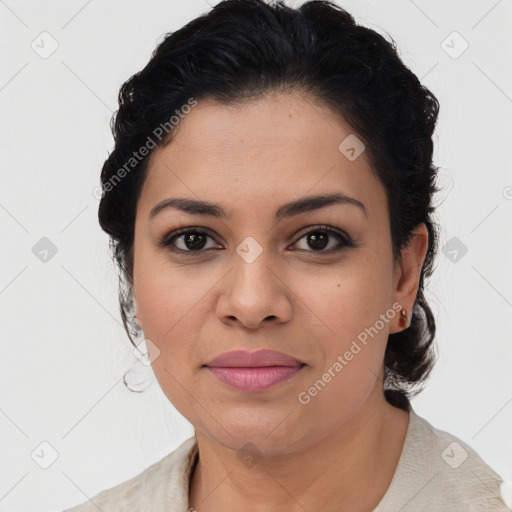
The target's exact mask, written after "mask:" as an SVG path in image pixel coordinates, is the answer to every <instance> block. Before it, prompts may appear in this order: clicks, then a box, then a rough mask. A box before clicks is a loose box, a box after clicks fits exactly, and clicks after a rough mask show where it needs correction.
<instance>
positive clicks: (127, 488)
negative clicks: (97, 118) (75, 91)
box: [71, 0, 507, 512]
mask: <svg viewBox="0 0 512 512" xmlns="http://www.w3.org/2000/svg"><path fill="white" fill-rule="evenodd" d="M119 100H120V108H119V111H118V113H117V116H116V120H115V128H114V136H115V142H116V144H115V148H114V150H113V152H112V153H111V155H110V156H109V158H108V160H107V161H106V162H105V164H104V167H103V170H102V175H101V178H102V188H103V197H102V199H101V203H100V210H99V219H100V224H101V226H102V228H103V229H104V230H105V231H106V232H107V233H108V234H109V235H110V236H111V240H112V244H113V249H114V254H115V257H116V260H117V262H118V264H119V266H120V269H121V271H122V273H121V277H122V279H123V280H122V283H121V288H120V298H121V306H122V315H123V321H124V323H125V327H126V331H127V333H128V336H129V337H130V340H131V341H132V343H133V344H134V345H137V344H138V343H140V341H139V342H137V341H136V340H135V337H134V336H137V337H139V338H141V339H142V338H145V339H146V346H147V349H148V356H149V359H150V361H151V362H152V367H153V370H154V373H155V375H156V377H157V379H158V382H159V384H160V386H161V388H162V390H163V391H164V393H165V394H166V396H167V397H168V399H169V400H170V401H171V402H172V404H173V405H174V406H175V407H176V408H177V410H178V411H180V413H181V414H183V416H184V417H185V418H187V420H189V421H190V422H191V423H192V425H193V426H194V428H195V435H194V437H192V438H190V439H188V440H187V441H185V442H184V443H183V444H182V445H181V446H180V447H179V448H178V449H177V450H176V451H174V452H173V453H171V454H169V455H167V456H166V457H165V458H163V459H162V460H160V461H159V462H157V463H155V464H154V465H152V466H151V467H149V468H148V469H146V470H145V471H144V472H142V473H141V474H140V475H138V476H136V477H135V478H133V479H131V480H129V481H127V482H124V483H122V484H119V485H118V486H116V487H114V488H112V489H108V490H106V491H104V492H102V493H100V494H99V495H98V496H96V497H94V498H93V499H92V500H90V501H88V502H86V503H84V504H83V505H81V506H78V507H76V508H73V509H71V510H73V511H75V512H86V511H89V510H91V511H92V510H98V509H100V510H102V511H103V512H107V511H114V510H115V511H120V510H148V511H160V510H161V511H164V510H166V511H186V510H197V511H199V512H210V511H219V510H223V511H230V510H244V511H252V510H254V511H256V510H257V511H260V510H262V511H263V510H265V511H266V510H286V511H295V510H297V511H298V510H301V511H302V510H308V511H316V510H323V511H338V510H345V511H356V510H357V511H376V512H391V511H393V512H396V511H398V510H401V511H418V510H429V511H431V510H435V511H436V512H439V511H441V512H442V511H448V510H449V511H453V510H464V511H467V510H471V511H482V512H483V511H486V512H487V511H504V510H507V508H506V506H505V504H504V502H503V500H502V499H501V497H500V495H499V493H500V479H499V476H498V475H497V474H496V473H495V472H494V471H493V470H492V469H491V468H490V467H488V466H487V465H486V464H485V463H484V462H483V460H482V459H481V458H480V457H479V456H478V455H477V454H476V453H475V452H474V451H473V450H472V449H471V448H470V447H469V446H467V445H466V444H464V443H463V442H462V441H461V440H459V439H457V438H456V437H454V436H452V435H450V434H448V433H446V432H442V431H440V430H438V429H436V428H435V427H433V426H432V425H430V424H429V423H428V422H427V421H426V420H424V419H423V418H421V417H419V416H418V415H416V413H415V412H414V410H413V409H412V407H411V404H410V401H409V399H410V398H411V397H412V396H414V395H415V394H416V393H417V392H419V391H420V390H421V385H422V384H423V383H424V382H425V380H426V378H427V376H428V375H429V372H430V371H431V369H432V366H433V364H434V359H435V357H434V352H433V343H434V336H435V321H434V318H433V316H432V312H431V310H430V308H429V305H428V304H427V302H426V300H425V297H424V294H423V286H424V279H425V277H428V276H430V275H431V272H432V265H433V258H434V256H435V254H436V249H437V227H436V225H435V223H434V222H433V219H432V214H433V212H434V208H433V206H432V196H433V194H434V193H435V192H436V191H437V187H436V186H435V178H436V168H435V166H434V165H433V163H432V152H433V144H432V134H433V131H434V128H435V124H436V121H437V114H438V108H439V106H438V102H437V100H436V98H435V97H434V96H433V94H432V93H431V92H430V91H428V90H427V89H426V88H425V87H423V86H422V85H421V84H420V83H419V81H418V79H417V78H416V76H415V75H414V74H413V73H412V72H411V71H410V70H409V69H408V68H406V67H405V65H404V64H403V63H402V62H401V60H400V59H399V57H398V56H397V53H396V50H395V48H394V46H393V45H391V44H390V43H388V42H387V41H386V40H385V39H384V38H382V37H381V36H380V35H378V34H377V33H376V32H374V31H372V30H370V29H368V28H365V27H362V26H359V25H357V24H355V22H354V20H353V19H352V17H351V16H350V15H349V14H348V13H347V12H345V11H344V10H343V9H341V8H340V7H338V6H336V4H334V3H330V2H320V1H312V2H307V3H305V4H304V5H302V6H301V7H300V8H298V9H297V10H294V9H292V8H290V7H287V6H285V5H284V4H283V3H276V4H274V5H268V4H266V3H265V2H263V1H261V0H225V1H223V2H221V3H219V4H218V5H216V6H215V7H214V8H213V9H212V10H211V11H210V12H209V13H208V14H206V15H204V16H201V17H199V18H197V19H195V20H193V21H192V22H190V23H189V24H187V25H186V26H185V27H183V28H182V29H181V30H178V31H177V32H175V33H173V34H170V35H168V36H167V37H166V39H165V40H164V41H163V42H162V43H161V44H159V46H158V48H157V49H156V50H155V52H154V54H153V56H152V58H151V60H150V62H149V63H148V64H147V66H146V67H145V68H144V69H143V70H142V71H141V72H140V73H137V74H136V75H134V76H133V77H131V78H130V79H129V80H128V81H127V82H126V83H125V84H124V85H123V87H122V89H121V91H120V95H119ZM326 468H329V469H328V470H326Z"/></svg>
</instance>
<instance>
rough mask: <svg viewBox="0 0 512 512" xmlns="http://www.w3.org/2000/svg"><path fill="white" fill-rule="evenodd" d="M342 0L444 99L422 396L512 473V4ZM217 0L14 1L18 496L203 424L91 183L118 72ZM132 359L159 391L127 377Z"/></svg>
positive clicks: (111, 466) (153, 449)
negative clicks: (124, 310)
mask: <svg viewBox="0 0 512 512" xmlns="http://www.w3.org/2000/svg"><path fill="white" fill-rule="evenodd" d="M213 3H214V2H213V0H212V4H213ZM300 3H302V2H289V4H290V5H294V6H297V5H299V4H300ZM339 3H340V5H342V6H344V7H346V8H347V10H349V11H350V12H351V13H352V14H353V15H354V16H355V17H356V19H357V20H358V21H359V22H361V23H363V24H365V25H367V26H369V27H371V28H373V29H375V30H377V31H379V32H380V33H382V34H384V35H385V36H386V37H387V38H389V37H392V38H393V39H394V40H395V41H396V43H397V45H398V47H399V48H400V52H401V55H402V58H403V59H404V61H405V62H406V64H407V65H408V66H409V67H410V68H411V69H412V70H413V71H414V72H415V73H416V74H417V76H418V77H419V78H420V80H422V81H423V82H424V83H425V85H427V86H428V87H429V88H430V89H431V90H432V91H433V92H434V94H435V95H436V96H437V97H438V99H439V101H440V103H441V113H440V120H439V126H438V129H437V131H436V137H435V142H436V153H435V162H436V164H437V165H439V166H440V168H441V171H440V175H441V184H442V185H443V187H444V189H443V192H442V193H441V194H440V195H439V197H438V198H437V203H438V204H439V205H440V206H439V208H438V215H437V220H438V221H439V222H440V223H441V226H442V231H441V240H440V247H441V251H440V253H439V256H438V259H437V263H436V270H435V275H434V277H433V279H432V280H431V281H430V284H429V288H428V297H429V299H430V301H431V305H432V308H433V310H434V313H435V316H436V320H437V326H438V334H437V346H438V352H439V362H438V364H437V366H436V368H435V370H434V373H433V374H432V377H431V379H430V381H429V383H428V386H427V387H426V389H425V390H424V391H423V393H422V394H421V395H419V396H418V397H417V398H416V399H414V401H413V406H414V408H415V410H416V412H417V413H418V414H420V415H421V416H423V417H425V418H426V419H427V420H428V421H430V422H431V423H432V424H433V425H434V426H436V427H437V428H440V429H443V430H446V431H448V432H450V433H452V434H454V435H456V436H457V437H459V438H460V439H462V440H463V441H465V442H467V443H468V444H469V445H470V446H472V447H473V448H474V449H475V450H476V451H477V452H478V453H479V454H480V455H481V457H482V458H483V459H484V460H485V461H486V462H487V463H488V464H489V465H491V467H493V468H494V469H495V470H496V471H497V472H498V473H499V474H500V475H501V476H502V477H503V478H504V479H506V480H507V481H508V482H510V481H512V436H511V435H510V432H512V428H511V427H512V381H511V378H510V368H511V362H512V343H511V334H510V333H511V330H512V271H511V264H510V261H512V259H511V254H512V250H511V249H512V241H511V221H512V173H511V171H510V169H511V163H512V158H511V144H510V141H511V140H512V129H511V123H510V116H511V113H512V76H511V67H510V63H509V61H508V60H507V59H508V54H509V49H510V48H511V47H512V35H511V34H512V32H511V31H510V30H509V27H510V23H511V18H512V1H510V0H500V1H496V0H479V1H467V0H457V1H450V2H447V1H445V0H435V1H433V0H415V1H412V0H372V1H362V0H347V1H340V2H339ZM209 9H210V6H209V4H208V2H207V1H206V0H168V1H163V0H152V1H133V0H132V1H126V0H108V1H103V2H100V1H99V0H89V1H86V0H73V1H69V0H68V1H30V2H29V1H21V0H18V1H16V0H2V1H0V22H1V29H0V34H1V36H0V37H1V44H0V52H1V61H0V62H1V67H0V108H1V125H0V126H1V128H0V129H1V132H0V140H1V158H0V162H1V163H0V165H1V168H0V172H1V182H0V183H1V186H0V229H1V242H0V243H1V245H0V247H1V251H0V315H1V322H0V329H1V331H0V333H1V334H0V336H1V353H0V379H1V381H0V433H1V436H0V448H1V457H0V460H1V470H0V471H1V473H0V509H1V510H2V511H12V512H15V511H20V512H21V511H32V512H35V511H57V510H61V509H63V508H66V507H69V506H72V505H74V504H78V503H81V502H83V501H86V500H87V498H88V497H92V496H94V495H95V494H97V493H98V492H100V491H101V490H103V489H105V488H109V487H112V486H113V485H115V484H117V483H120V482H122V481H125V480H127V479H128V478H131V477H133V476H135V475H136V474H138V473H140V472H141V471H142V470H143V469H145V468H146V467H148V466H149V465H150V464H152V463H154V462H156V461H157V460H159V459H160V458H162V457H163V456H165V455H166V454H167V453H169V452H170V451H171V450H173V449H175V448H176V447H177V446H178V445H179V444H181V443H182V442H183V441H184V440H185V439H186V438H188V437H190V436H191V435H192V434H193V428H192V426H191V425H190V424H189V423H188V422H187V421H186V420H185V419H184V418H183V417H181V415H180V414H179V413H177V412H176V411H175V409H174V408H173V407H172V405H171V404H170V403H169V402H168V400H167V399H166V398H165V396H164V395H163V393H162V391H161V390H160V388H159V386H158V384H157V383H156V382H155V381H154V377H153V373H152V370H151V368H149V369H147V368H144V367H143V366H142V365H140V363H138V362H137V359H136V358H135V356H134V355H133V350H132V346H131V344H130V343H129V341H128V339H127V337H126V335H125V333H124V331H123V329H122V326H121V319H120V315H119V307H118V300H117V276H116V272H115V268H114V266H113V264H112V262H111V259H110V255H109V250H108V238H107V236H106V235H105V234H104V233H103V232H102V231H101V229H100V227H99V224H98V222H97V207H98V199H97V198H96V197H95V196H94V194H93V190H94V189H95V187H97V186H98V184H99V173H100V169H101V166H102V164H103V161H104V160H105V159H106V157H107V156H108V153H109V151H111V149H112V147H113V139H112V136H111V132H110V126H109V123H110V118H111V116H112V114H113V112H114V111H115V110H116V109H117V107H118V105H117V93H118V90H119V87H120V85H121V84H122V83H123V82H124V81H125V80H126V79H127V78H128V77H129V76H131V75H132V74H133V73H135V72H137V71H139V70H140V69H141V68H142V67H143V66H144V65H145V64H146V62H147V61H148V59H149V57H150V54H151V52H152V51H153V49H154V48H155V46H156V44H157V43H158V42H159V41H160V40H161V38H162V36H163V35H164V34H165V33H167V32H170V31H174V30H176V29H178V28H179V27H181V26H182V25H183V24H184V23H186V22H187V21H189V20H191V19H192V18H194V17H196V16H197V15H199V14H201V13H203V12H205V11H207V10H209ZM466 46H467V48H466ZM52 51H53V53H51V52H52ZM49 53H51V54H49ZM48 54H49V55H48ZM45 251H46V252H45ZM132 367H133V368H134V369H138V370H139V371H138V373H130V375H131V376H132V377H131V378H132V381H133V382H134V383H135V384H140V385H141V386H142V387H144V386H146V385H147V384H148V383H149V386H148V387H147V388H146V391H145V392H143V393H132V392H130V391H128V390H127V389H126V388H125V386H124V385H123V382H122V377H123V374H124V373H125V372H126V371H127V370H129V369H130V368H132ZM143 370H144V371H143ZM152 379H153V381H152ZM141 382H142V384H141ZM44 466H47V467H46V469H45V468H44ZM506 492H508V493H509V494H510V484H509V486H508V490H506Z"/></svg>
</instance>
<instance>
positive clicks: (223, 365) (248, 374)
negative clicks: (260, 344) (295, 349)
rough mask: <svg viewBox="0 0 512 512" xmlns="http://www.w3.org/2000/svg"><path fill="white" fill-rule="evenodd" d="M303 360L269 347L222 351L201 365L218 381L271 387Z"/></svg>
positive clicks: (236, 385) (296, 369)
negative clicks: (256, 349) (249, 350)
mask: <svg viewBox="0 0 512 512" xmlns="http://www.w3.org/2000/svg"><path fill="white" fill-rule="evenodd" d="M306 366H307V364H306V363H304V362H302V361H299V360H298V359H296V358H295V357H292V356H288V355H287V354H283V353H281V352H275V351H273V350H258V351H256V352H248V351H244V350H235V351H231V352H226V353H224V354H221V355H220V356H218V357H216V358H215V359H213V360H212V361H210V362H208V363H207V364H205V365H203V367H206V368H207V369H208V370H209V371H210V373H211V374H212V375H214V376H215V377H216V378H217V379H218V380H220V381H221V382H222V383H224V384H227V385H228V386H230V387H232V388H236V389H238V390H241V391H246V392H259V391H265V390H267V389H270V388H273V387H275V386H277V385H278V384H280V383H283V382H285V381H289V380H291V379H292V378H294V377H295V376H296V375H297V374H298V373H299V372H300V371H301V370H302V369H303V368H304V367H306Z"/></svg>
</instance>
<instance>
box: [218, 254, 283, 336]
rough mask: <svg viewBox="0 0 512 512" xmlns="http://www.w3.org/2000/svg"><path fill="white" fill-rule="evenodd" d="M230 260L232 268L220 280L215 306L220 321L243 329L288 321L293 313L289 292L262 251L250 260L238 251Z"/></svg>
mask: <svg viewBox="0 0 512 512" xmlns="http://www.w3.org/2000/svg"><path fill="white" fill-rule="evenodd" d="M233 260H234V265H233V268H232V269H231V271H230V272H228V275H227V276H226V278H225V279H223V280H222V281H221V283H222V288H221V291H220V294H219V297H218V300H217V305H216V314H217V316H218V318H219V319H220V321H221V322H223V323H224V324H226V325H230V326H236V325H238V326H241V327H244V328H246V329H258V328H261V327H262V326H264V325H266V324H268V325H273V324H276V323H286V322H288V321H289V320H290V318H291V316H292V313H293V308H292V301H291V297H293V292H292V290H291V287H290V286H289V284H288V283H286V279H285V278H283V276H282V272H281V273H280V272H279V269H278V268H277V267H276V266H275V265H274V268H273V267H272V266H271V264H272V262H271V261H270V258H267V257H266V254H265V252H263V253H262V254H260V256H258V258H256V259H255V260H254V261H250V260H244V258H242V257H240V256H239V255H238V254H235V256H234V258H233ZM280 274H281V275H280Z"/></svg>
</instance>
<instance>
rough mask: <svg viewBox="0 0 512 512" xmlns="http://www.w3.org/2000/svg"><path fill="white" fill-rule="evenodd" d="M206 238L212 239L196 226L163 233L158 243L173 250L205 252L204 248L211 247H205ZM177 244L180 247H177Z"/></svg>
mask: <svg viewBox="0 0 512 512" xmlns="http://www.w3.org/2000/svg"><path fill="white" fill-rule="evenodd" d="M208 238H209V239H211V240H214V239H213V237H212V236H211V235H209V234H208V233H207V232H205V231H201V230H200V229H196V228H184V229H178V230H176V231H172V232H171V233H168V234H166V235H164V236H163V237H162V239H161V240H160V242H159V245H160V246H161V247H166V248H168V249H169V250H171V251H174V252H182V253H200V252H205V251H206V249H212V247H206V249H205V246H206V245H207V241H208ZM178 245H180V246H181V247H178Z"/></svg>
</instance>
